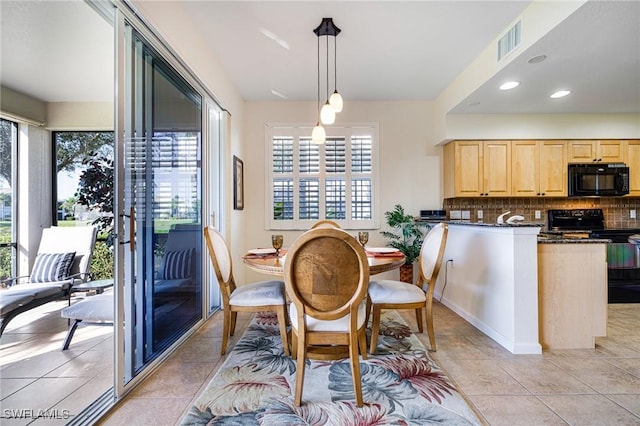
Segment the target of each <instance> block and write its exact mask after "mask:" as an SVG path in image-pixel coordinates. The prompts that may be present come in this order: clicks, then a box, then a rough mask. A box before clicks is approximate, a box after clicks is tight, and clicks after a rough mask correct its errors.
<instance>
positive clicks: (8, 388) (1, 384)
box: [0, 377, 37, 405]
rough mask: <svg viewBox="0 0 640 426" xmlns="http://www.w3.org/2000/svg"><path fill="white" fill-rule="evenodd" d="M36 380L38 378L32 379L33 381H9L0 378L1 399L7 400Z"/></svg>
mask: <svg viewBox="0 0 640 426" xmlns="http://www.w3.org/2000/svg"><path fill="white" fill-rule="evenodd" d="M36 380H37V379H36V378H31V379H21V378H20V379H15V378H14V379H7V378H4V377H2V378H0V399H5V398H6V397H8V396H9V395H11V394H13V393H14V392H17V391H19V390H20V389H22V388H24V387H26V386H27V385H29V383H33V382H35V381H36ZM0 405H1V404H0Z"/></svg>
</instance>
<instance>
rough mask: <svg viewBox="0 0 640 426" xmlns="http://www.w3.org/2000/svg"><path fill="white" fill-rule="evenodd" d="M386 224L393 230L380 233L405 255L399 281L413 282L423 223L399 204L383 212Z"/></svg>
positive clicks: (422, 237)
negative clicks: (417, 220)
mask: <svg viewBox="0 0 640 426" xmlns="http://www.w3.org/2000/svg"><path fill="white" fill-rule="evenodd" d="M384 216H385V218H386V221H387V225H388V226H389V227H391V228H392V229H393V230H394V231H393V232H389V231H381V232H380V234H381V235H382V236H383V237H385V238H387V239H388V240H389V243H388V244H389V245H390V246H391V247H395V248H397V249H398V250H400V251H401V252H402V254H404V255H405V257H406V261H405V264H404V265H402V266H401V267H400V281H403V282H408V283H411V282H413V263H414V262H415V261H416V259H417V258H418V256H419V255H420V249H421V247H422V241H423V239H424V234H423V231H422V228H423V227H425V226H426V224H424V223H420V222H416V220H415V219H414V218H413V216H411V215H409V214H406V213H405V211H404V208H403V207H402V206H401V205H400V204H396V205H395V207H394V208H393V210H391V211H387V212H385V213H384Z"/></svg>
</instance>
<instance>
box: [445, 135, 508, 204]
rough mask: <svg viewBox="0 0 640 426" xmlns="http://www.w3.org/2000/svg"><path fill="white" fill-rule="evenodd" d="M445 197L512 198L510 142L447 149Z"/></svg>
mask: <svg viewBox="0 0 640 426" xmlns="http://www.w3.org/2000/svg"><path fill="white" fill-rule="evenodd" d="M444 163H445V164H444V174H445V177H444V182H445V185H444V196H445V198H450V197H481V196H494V197H495V196H498V197H504V196H509V195H511V141H455V142H451V143H449V144H447V145H445V147H444Z"/></svg>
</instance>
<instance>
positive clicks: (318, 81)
mask: <svg viewBox="0 0 640 426" xmlns="http://www.w3.org/2000/svg"><path fill="white" fill-rule="evenodd" d="M317 51H318V123H319V122H320V37H318V49H317Z"/></svg>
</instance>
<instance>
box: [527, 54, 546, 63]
mask: <svg viewBox="0 0 640 426" xmlns="http://www.w3.org/2000/svg"><path fill="white" fill-rule="evenodd" d="M545 59H547V55H538V56H534V57H533V58H531V59H529V60H528V61H527V62H529V63H530V64H539V63H540V62H542V61H544V60H545Z"/></svg>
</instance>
